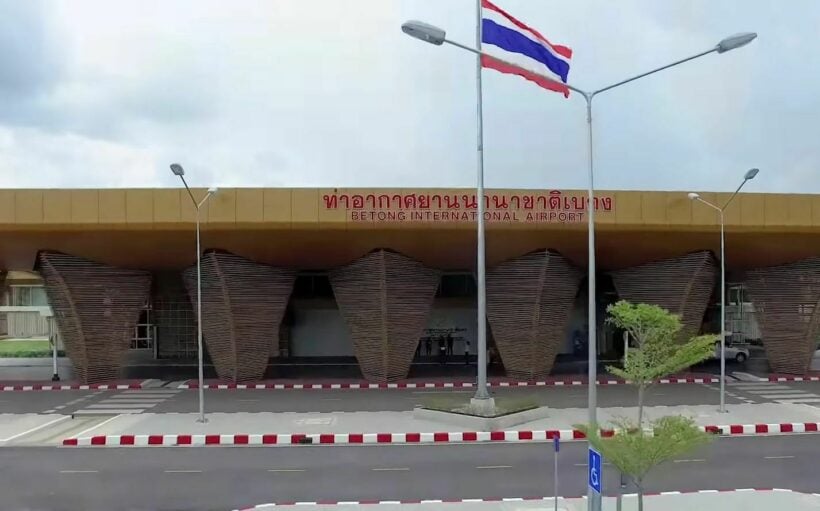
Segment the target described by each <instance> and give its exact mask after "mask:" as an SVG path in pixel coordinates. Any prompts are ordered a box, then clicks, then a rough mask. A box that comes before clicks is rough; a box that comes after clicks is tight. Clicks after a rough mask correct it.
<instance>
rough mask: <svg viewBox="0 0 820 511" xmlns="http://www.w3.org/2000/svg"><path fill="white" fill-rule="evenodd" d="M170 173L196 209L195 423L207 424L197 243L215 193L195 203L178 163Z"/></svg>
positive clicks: (183, 172)
mask: <svg viewBox="0 0 820 511" xmlns="http://www.w3.org/2000/svg"><path fill="white" fill-rule="evenodd" d="M171 172H173V173H174V175H175V176H179V178H180V179H181V180H182V184H183V185H185V189H186V190H188V196H189V197H190V198H191V202H193V204H194V207H195V208H196V351H197V357H198V359H199V360H198V362H197V369H198V371H199V385H198V388H199V418H198V419H197V422H202V423H205V422H208V419H206V418H205V377H204V372H205V371H204V368H203V366H204V362H203V355H202V257H201V255H202V246H201V244H200V241H199V211H200V209H202V206H203V205H204V204H205V203H206V202H207V201H208V199H210V198H211V196H212V195H214V194H215V193H216V192H217V189H216V188H213V187H212V188H208V193H206V194H205V197H203V198H202V199H201V200H199V201H197V200H196V199H195V198H194V194H193V193H192V192H191V189H190V188H189V187H188V183H187V182H186V181H185V169H183V168H182V165H180V164H179V163H172V164H171Z"/></svg>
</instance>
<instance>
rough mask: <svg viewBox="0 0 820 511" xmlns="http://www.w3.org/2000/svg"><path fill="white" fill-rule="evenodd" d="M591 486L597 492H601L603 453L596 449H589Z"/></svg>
mask: <svg viewBox="0 0 820 511" xmlns="http://www.w3.org/2000/svg"><path fill="white" fill-rule="evenodd" d="M588 466H589V487H590V488H592V489H593V490H595V493H601V479H602V477H601V476H602V474H601V453H599V452H597V451H596V450H595V449H592V448H590V449H589V464H588Z"/></svg>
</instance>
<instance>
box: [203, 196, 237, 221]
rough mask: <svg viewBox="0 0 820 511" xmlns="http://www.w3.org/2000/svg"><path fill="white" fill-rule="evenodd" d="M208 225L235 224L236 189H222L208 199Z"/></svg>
mask: <svg viewBox="0 0 820 511" xmlns="http://www.w3.org/2000/svg"><path fill="white" fill-rule="evenodd" d="M208 223H209V224H215V223H220V224H233V223H236V189H234V188H222V189H220V190H219V191H218V192H217V193H216V194H215V195H213V196H212V197H211V198H210V199H208Z"/></svg>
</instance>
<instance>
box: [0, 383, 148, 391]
mask: <svg viewBox="0 0 820 511" xmlns="http://www.w3.org/2000/svg"><path fill="white" fill-rule="evenodd" d="M141 388H142V384H141V383H128V384H122V385H117V384H108V383H92V384H90V385H80V384H71V385H56V384H54V385H48V384H42V385H41V384H34V385H3V386H2V387H0V389H2V390H4V391H29V390H128V389H141Z"/></svg>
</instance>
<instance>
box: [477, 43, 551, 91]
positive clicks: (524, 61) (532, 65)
mask: <svg viewBox="0 0 820 511" xmlns="http://www.w3.org/2000/svg"><path fill="white" fill-rule="evenodd" d="M481 49H482V51H484V53H486V54H488V55H491V56H493V57H497V58H499V59H501V60H505V61H507V62H509V63H510V64H515V65H516V66H518V67H521V68H523V69H526V70H527V71H532V72H534V73H538V74H540V75H544V76H546V77H547V78H549V79H551V80H554V81H556V82H558V83H561V84H563V83H564V82H562V81H561V77H560V76H558V75H557V74H555V73H553V72H552V70H550V68H548V67H547V66H545V65H544V64H542V63H540V62H538V61H537V60H533V59H531V58H529V57H527V56H526V55H521V54H520V53H513V52H510V51H507V50H505V49H503V48H499V47H498V46H493V45H491V44H483V45H482V46H481Z"/></svg>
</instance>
